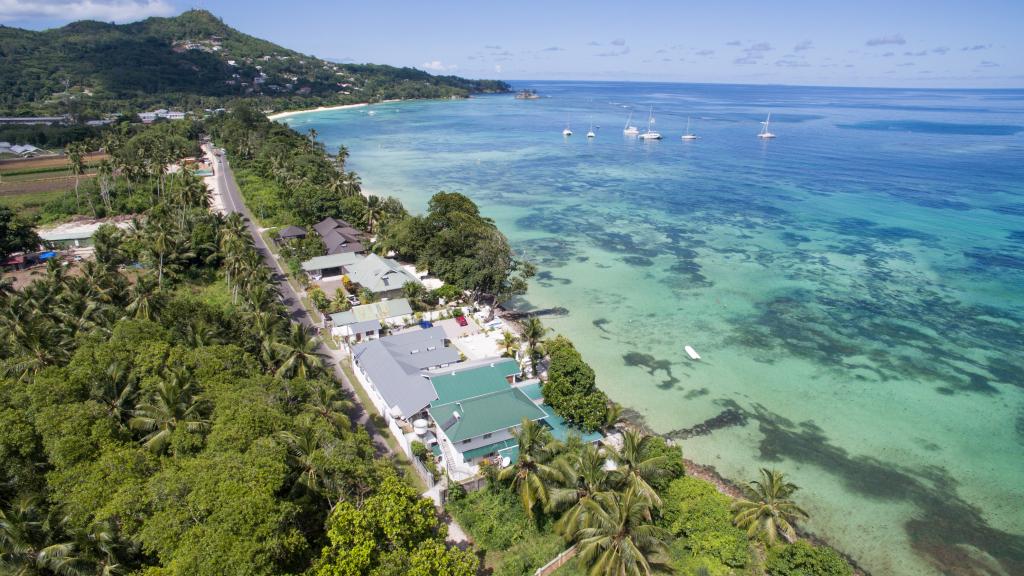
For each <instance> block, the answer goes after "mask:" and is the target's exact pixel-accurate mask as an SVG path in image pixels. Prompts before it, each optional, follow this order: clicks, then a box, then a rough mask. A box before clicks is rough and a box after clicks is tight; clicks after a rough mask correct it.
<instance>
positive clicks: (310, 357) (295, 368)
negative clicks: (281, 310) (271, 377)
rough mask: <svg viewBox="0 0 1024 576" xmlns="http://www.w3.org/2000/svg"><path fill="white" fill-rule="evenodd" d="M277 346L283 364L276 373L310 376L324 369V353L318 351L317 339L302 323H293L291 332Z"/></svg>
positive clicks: (278, 374) (287, 376)
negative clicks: (311, 335)
mask: <svg viewBox="0 0 1024 576" xmlns="http://www.w3.org/2000/svg"><path fill="white" fill-rule="evenodd" d="M276 348H277V350H278V352H279V354H280V357H281V365H280V366H279V367H278V369H277V372H276V373H275V375H277V376H279V377H285V378H292V377H299V378H308V377H310V376H314V375H316V374H318V373H319V372H320V371H321V370H323V354H321V353H319V352H317V351H316V348H317V342H316V339H314V338H312V337H310V335H309V334H307V333H306V329H305V328H303V327H302V325H301V324H298V323H295V324H292V329H291V332H289V333H288V337H287V338H286V339H285V340H284V341H283V342H278V343H277V345H276Z"/></svg>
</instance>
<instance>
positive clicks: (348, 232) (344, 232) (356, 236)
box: [334, 226, 366, 242]
mask: <svg viewBox="0 0 1024 576" xmlns="http://www.w3.org/2000/svg"><path fill="white" fill-rule="evenodd" d="M334 231H335V232H337V233H338V234H341V236H342V237H343V238H345V239H346V240H348V241H349V242H358V241H360V240H362V239H363V237H364V236H366V235H365V234H363V233H362V232H361V231H359V230H356V229H355V228H353V227H351V226H342V227H341V228H335V229H334Z"/></svg>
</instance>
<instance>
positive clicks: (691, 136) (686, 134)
mask: <svg viewBox="0 0 1024 576" xmlns="http://www.w3.org/2000/svg"><path fill="white" fill-rule="evenodd" d="M681 138H682V139H683V140H696V139H697V138H699V136H697V135H696V134H694V133H693V132H690V117H689V116H687V117H686V132H684V133H683V135H682V136H681Z"/></svg>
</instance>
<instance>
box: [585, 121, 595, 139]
mask: <svg viewBox="0 0 1024 576" xmlns="http://www.w3.org/2000/svg"><path fill="white" fill-rule="evenodd" d="M587 138H597V134H596V133H595V132H594V122H593V121H591V122H590V130H588V131H587Z"/></svg>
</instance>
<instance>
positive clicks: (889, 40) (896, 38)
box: [865, 34, 907, 46]
mask: <svg viewBox="0 0 1024 576" xmlns="http://www.w3.org/2000/svg"><path fill="white" fill-rule="evenodd" d="M906 43H907V41H906V40H904V39H903V35H902V34H887V35H885V36H878V37H877V38H872V39H871V40H868V41H867V42H865V44H866V45H868V46H885V45H886V44H896V45H899V46H902V45H904V44H906Z"/></svg>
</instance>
